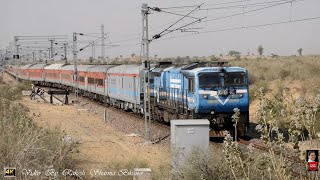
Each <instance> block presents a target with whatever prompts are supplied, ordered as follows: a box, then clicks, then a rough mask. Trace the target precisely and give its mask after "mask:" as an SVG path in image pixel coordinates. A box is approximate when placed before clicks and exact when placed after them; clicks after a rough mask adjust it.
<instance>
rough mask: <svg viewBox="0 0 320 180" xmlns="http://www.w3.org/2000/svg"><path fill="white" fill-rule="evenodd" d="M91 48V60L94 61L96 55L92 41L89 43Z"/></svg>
mask: <svg viewBox="0 0 320 180" xmlns="http://www.w3.org/2000/svg"><path fill="white" fill-rule="evenodd" d="M91 46H92V59H93V60H94V59H95V56H96V55H95V54H96V47H95V44H94V41H91Z"/></svg>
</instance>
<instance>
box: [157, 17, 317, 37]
mask: <svg viewBox="0 0 320 180" xmlns="http://www.w3.org/2000/svg"><path fill="white" fill-rule="evenodd" d="M317 19H320V16H316V17H310V18H302V19H295V20H288V21H280V22H273V23H266V24H257V25H250V26H241V27H233V28H226V29H218V30H209V31H202V32H197V33H191V34H186V35H182V36H176V37H169V38H164V39H160V40H158V41H161V40H170V39H177V38H181V37H187V36H193V35H197V34H208V33H216V32H225V31H234V30H241V29H251V28H258V27H266V26H273V25H279V24H289V23H294V22H302V21H310V20H317Z"/></svg>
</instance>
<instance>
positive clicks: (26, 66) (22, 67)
mask: <svg viewBox="0 0 320 180" xmlns="http://www.w3.org/2000/svg"><path fill="white" fill-rule="evenodd" d="M30 66H32V64H26V65H24V66H21V67H20V69H28V68H29V67H30Z"/></svg>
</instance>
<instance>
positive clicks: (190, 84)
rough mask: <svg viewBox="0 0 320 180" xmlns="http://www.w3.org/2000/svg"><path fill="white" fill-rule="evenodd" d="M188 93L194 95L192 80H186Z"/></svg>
mask: <svg viewBox="0 0 320 180" xmlns="http://www.w3.org/2000/svg"><path fill="white" fill-rule="evenodd" d="M188 92H189V93H194V78H189V79H188Z"/></svg>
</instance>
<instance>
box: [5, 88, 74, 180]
mask: <svg viewBox="0 0 320 180" xmlns="http://www.w3.org/2000/svg"><path fill="white" fill-rule="evenodd" d="M22 89H25V84H24V83H21V84H20V85H18V86H12V87H10V86H7V85H1V86H0V157H1V159H0V168H2V169H3V168H4V167H8V166H10V167H16V168H17V169H18V170H19V171H17V172H18V174H17V175H18V178H20V179H21V178H22V174H21V173H22V169H30V170H32V171H34V170H39V171H45V170H47V169H55V170H56V171H61V170H64V169H66V168H72V167H73V166H74V162H73V158H72V157H71V155H72V153H71V152H72V150H73V147H74V145H73V144H71V143H64V142H63V141H62V138H63V136H62V133H61V132H60V129H59V128H54V129H43V128H39V127H37V126H36V125H35V123H34V122H33V121H32V117H28V115H27V111H28V109H27V108H25V107H24V106H22V105H21V104H19V103H16V102H15V100H17V99H19V98H20V96H21V95H20V94H21V90H22Z"/></svg>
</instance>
